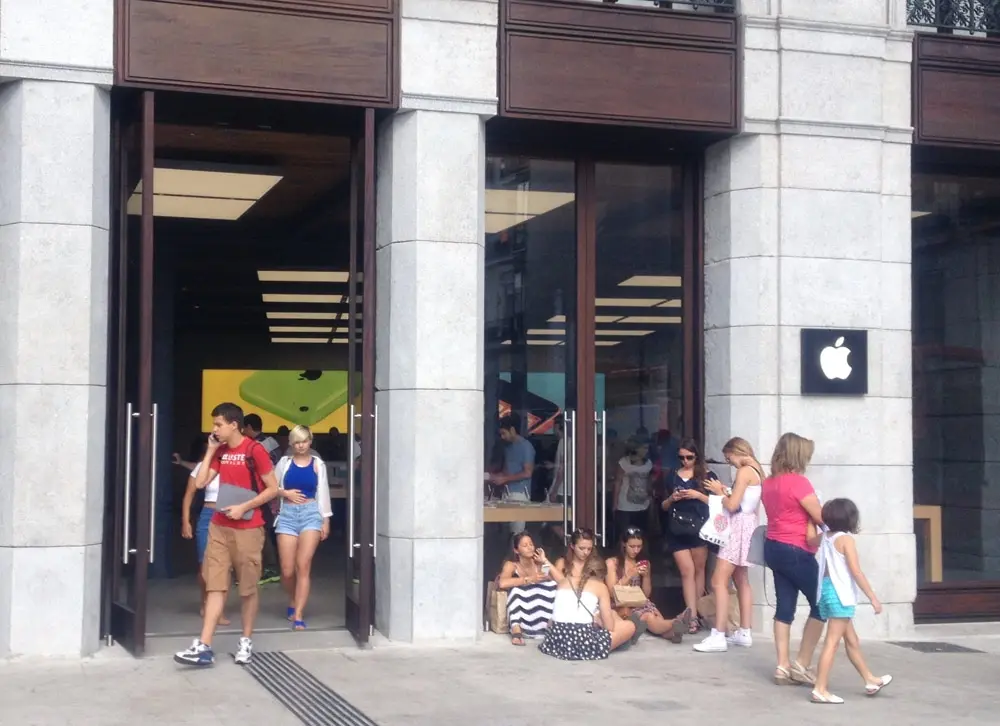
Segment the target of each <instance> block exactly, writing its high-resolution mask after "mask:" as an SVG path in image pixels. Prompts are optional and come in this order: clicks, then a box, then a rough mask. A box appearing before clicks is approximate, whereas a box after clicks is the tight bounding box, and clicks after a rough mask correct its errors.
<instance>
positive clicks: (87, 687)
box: [0, 626, 1000, 726]
mask: <svg viewBox="0 0 1000 726" xmlns="http://www.w3.org/2000/svg"><path fill="white" fill-rule="evenodd" d="M963 632H967V633H969V634H970V635H963V634H962V633H963ZM976 633H977V626H971V627H967V628H966V630H965V631H962V630H961V629H959V630H949V631H945V632H943V633H933V632H928V633H921V634H920V635H919V636H918V637H920V638H925V639H926V638H930V639H933V640H942V641H945V642H948V643H952V644H956V645H964V646H966V647H971V648H977V649H979V650H982V651H985V652H983V653H922V652H917V651H915V650H911V649H907V648H903V647H899V646H895V645H890V644H886V643H875V642H870V643H865V644H864V647H865V650H866V655H867V656H868V660H869V663H870V665H871V666H872V668H873V670H874V671H875V672H876V673H883V672H889V673H892V675H893V676H894V677H895V678H896V680H895V682H894V683H893V684H892V686H890V687H889V688H888V689H886V690H885V691H884V692H883V693H882V694H880V695H879V696H878V697H876V698H866V697H865V696H864V695H862V694H861V688H860V681H859V680H858V679H857V676H856V675H855V673H854V671H853V669H852V668H851V666H850V664H849V663H848V662H847V660H846V658H844V657H842V658H841V659H840V660H838V662H837V665H836V668H835V673H834V679H833V684H832V689H833V691H834V692H835V693H838V694H839V695H841V696H843V697H844V698H845V699H847V704H846V705H844V706H840V707H832V706H831V707H820V706H817V705H813V704H811V703H809V701H808V695H809V692H808V690H807V689H805V688H779V687H777V686H774V685H772V684H771V683H770V680H769V677H770V675H771V671H772V664H773V660H772V659H773V651H772V646H771V643H770V642H769V641H767V640H758V642H757V643H756V644H755V645H754V647H753V648H752V649H750V650H738V651H731V652H729V653H727V654H717V655H702V654H698V653H694V652H693V651H692V650H691V648H690V644H689V643H687V642H686V643H685V644H684V645H683V646H673V645H671V644H669V643H667V642H665V641H661V640H657V639H653V638H649V637H647V638H644V639H643V641H642V642H641V643H640V644H639V645H638V646H637V647H635V648H633V649H632V650H630V651H628V652H624V653H620V654H615V655H612V657H611V659H610V660H608V661H604V662H600V663H562V662H558V661H554V660H552V659H549V658H547V657H545V656H542V655H541V654H539V653H537V652H536V649H535V647H534V646H533V645H529V646H528V647H525V648H514V647H512V646H510V645H509V644H508V643H507V641H506V640H505V639H502V638H500V637H499V636H488V637H486V638H485V639H484V640H483V641H482V642H480V643H479V644H476V645H468V646H454V647H445V646H434V647H418V646H404V645H395V644H390V643H385V642H382V643H380V644H377V645H376V647H374V648H372V649H368V650H363V651H362V650H357V649H354V648H349V649H337V650H308V651H307V650H303V651H288V652H289V654H290V655H291V657H293V658H294V659H295V661H296V662H298V663H299V664H300V665H302V666H303V667H305V668H306V669H307V670H309V671H310V672H311V673H312V674H313V675H315V676H316V677H317V678H318V679H319V680H321V681H322V682H324V683H325V684H327V685H328V686H330V687H331V688H333V689H334V690H335V691H337V692H338V693H339V694H340V695H341V696H343V697H344V698H346V699H347V700H348V701H350V702H351V703H353V704H354V705H355V706H357V707H359V708H360V709H361V710H363V711H364V712H365V713H366V714H367V715H368V716H369V717H371V718H372V719H374V720H375V721H376V722H377V723H378V724H379V725H380V726H431V725H432V724H433V725H434V726H507V725H511V726H514V725H517V726H520V725H522V724H531V723H545V724H546V726H562V725H563V724H567V725H568V724H573V725H574V726H579V725H580V724H602V725H607V724H622V725H624V724H628V723H645V722H649V721H650V720H652V719H657V720H663V719H669V718H671V717H673V716H675V715H676V716H677V717H678V718H680V719H682V720H683V721H684V722H685V723H688V724H695V723H730V724H732V723H738V724H740V726H755V725H757V724H760V725H764V724H767V726H774V724H776V723H777V724H781V723H796V724H802V723H806V722H809V723H811V724H820V725H821V724H843V723H852V722H859V720H861V719H863V720H864V721H865V722H870V723H879V722H881V723H886V724H891V725H892V726H906V725H908V724H948V725H949V726H951V725H952V724H987V723H989V724H995V723H997V710H998V708H1000V698H998V692H997V688H998V684H1000V635H977V634H976ZM220 645H222V644H220ZM0 684H2V686H0V693H2V696H0V725H2V726H8V724H9V725H10V726H14V725H15V724H16V725H17V726H54V725H55V724H60V725H62V724H67V723H70V724H73V726H91V725H100V726H114V725H117V724H123V725H124V724H129V725H130V726H132V725H134V724H142V725H143V726H160V725H161V724H162V725H166V724H171V725H177V726H180V725H186V724H198V725H199V726H206V725H208V724H223V723H225V724H239V723H246V724H260V723H266V724H268V726H286V725H287V726H295V725H296V724H299V723H300V721H299V720H298V719H297V718H296V717H295V716H294V715H293V714H292V713H291V712H289V711H288V710H287V709H285V707H284V706H282V705H281V704H280V703H279V702H278V701H277V700H275V699H274V698H273V697H272V696H271V695H270V694H268V693H267V692H266V691H265V690H264V689H263V688H262V687H261V686H260V685H259V684H258V683H257V682H256V681H255V680H254V679H253V678H252V677H251V676H250V675H249V674H247V673H244V672H242V671H241V670H240V668H239V667H238V666H236V665H234V664H233V663H232V662H231V661H228V660H227V661H223V659H220V662H219V663H217V664H216V666H215V667H214V668H213V669H210V670H204V671H201V670H199V671H192V670H187V669H184V668H181V667H179V666H177V665H175V664H174V663H173V662H172V661H171V660H170V659H168V658H148V659H145V660H141V661H137V660H133V659H132V658H130V657H128V656H124V655H121V654H117V653H115V652H114V651H105V652H103V653H102V654H100V655H99V656H97V657H96V658H92V659H88V660H85V661H78V662H73V663H70V662H65V661H45V662H20V663H18V662H9V663H5V664H0Z"/></svg>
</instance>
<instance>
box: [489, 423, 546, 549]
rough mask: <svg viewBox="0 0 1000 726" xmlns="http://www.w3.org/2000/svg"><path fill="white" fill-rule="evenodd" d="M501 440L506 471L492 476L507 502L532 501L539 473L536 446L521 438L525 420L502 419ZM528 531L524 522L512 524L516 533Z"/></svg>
mask: <svg viewBox="0 0 1000 726" xmlns="http://www.w3.org/2000/svg"><path fill="white" fill-rule="evenodd" d="M500 438H501V440H502V441H503V442H504V451H503V471H502V472H501V473H497V474H489V475H487V476H488V479H489V481H490V482H491V483H492V484H493V485H494V486H503V488H504V495H503V498H504V499H505V500H507V501H514V502H530V501H531V477H532V475H533V474H534V472H535V447H534V446H532V445H531V442H530V441H528V440H527V439H526V438H524V437H523V436H521V417H520V416H519V415H518V414H516V413H512V414H509V415H507V416H504V417H503V418H502V419H500ZM523 529H524V522H511V523H510V531H511V532H512V533H513V534H517V533H518V532H520V531H522V530H523Z"/></svg>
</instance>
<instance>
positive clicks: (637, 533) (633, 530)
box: [625, 527, 642, 539]
mask: <svg viewBox="0 0 1000 726" xmlns="http://www.w3.org/2000/svg"><path fill="white" fill-rule="evenodd" d="M625 535H626V536H627V537H628V538H629V539H631V538H632V537H639V538H640V539H641V538H642V530H641V529H639V528H638V527H629V528H628V529H626V530H625Z"/></svg>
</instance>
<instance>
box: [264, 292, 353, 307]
mask: <svg viewBox="0 0 1000 726" xmlns="http://www.w3.org/2000/svg"><path fill="white" fill-rule="evenodd" d="M261 298H263V300H264V302H266V303H319V304H324V303H328V304H333V305H336V304H339V303H341V302H343V300H344V296H343V295H297V294H284V293H272V292H265V293H264V294H263V295H261Z"/></svg>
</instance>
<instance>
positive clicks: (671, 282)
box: [618, 275, 681, 287]
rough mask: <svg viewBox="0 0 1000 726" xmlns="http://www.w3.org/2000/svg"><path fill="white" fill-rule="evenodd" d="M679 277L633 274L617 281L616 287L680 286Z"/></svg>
mask: <svg viewBox="0 0 1000 726" xmlns="http://www.w3.org/2000/svg"><path fill="white" fill-rule="evenodd" d="M680 286H681V278H680V277H679V276H677V275H633V276H632V277H630V278H629V279H627V280H625V281H623V282H619V283H618V287H680Z"/></svg>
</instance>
